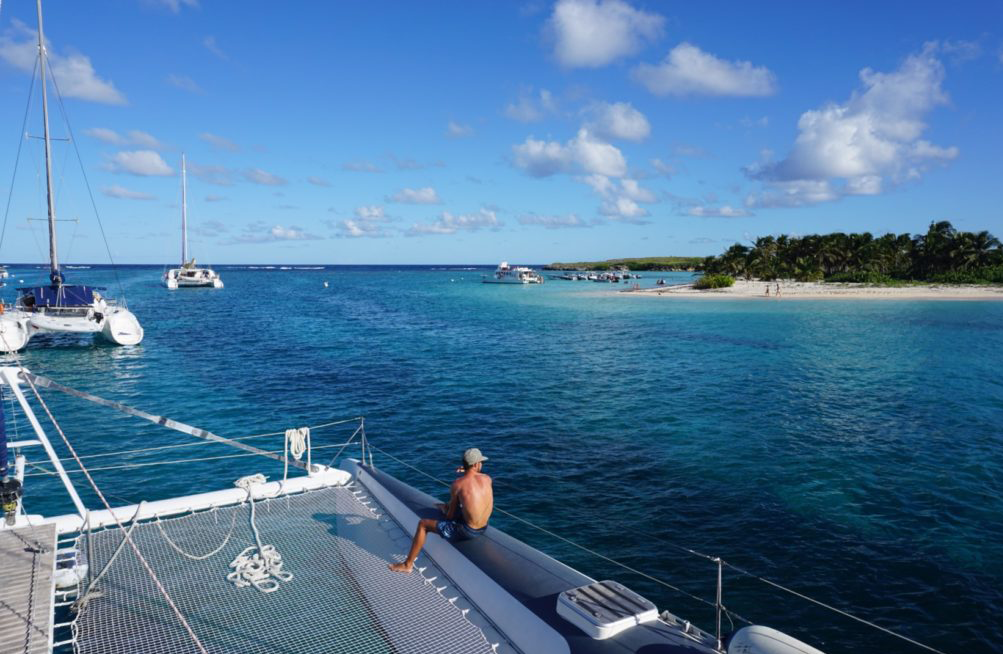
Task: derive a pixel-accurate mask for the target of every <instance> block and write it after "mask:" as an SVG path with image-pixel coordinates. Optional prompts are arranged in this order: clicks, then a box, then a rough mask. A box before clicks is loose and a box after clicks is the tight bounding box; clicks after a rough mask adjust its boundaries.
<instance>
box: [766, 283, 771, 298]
mask: <svg viewBox="0 0 1003 654" xmlns="http://www.w3.org/2000/svg"><path fill="white" fill-rule="evenodd" d="M766 297H770V285H769V284H767V285H766Z"/></svg>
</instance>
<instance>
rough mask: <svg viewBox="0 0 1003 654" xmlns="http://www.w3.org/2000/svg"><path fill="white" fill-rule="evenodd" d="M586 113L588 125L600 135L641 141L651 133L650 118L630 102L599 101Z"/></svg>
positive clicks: (608, 137)
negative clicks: (611, 102) (588, 117)
mask: <svg viewBox="0 0 1003 654" xmlns="http://www.w3.org/2000/svg"><path fill="white" fill-rule="evenodd" d="M586 113H587V114H588V115H589V116H590V119H589V122H588V123H587V126H588V127H589V129H590V130H591V131H593V132H595V134H596V135H597V136H599V137H602V138H605V139H623V140H626V141H636V142H640V141H643V140H644V139H646V138H648V136H649V135H650V134H651V125H650V124H649V123H648V119H647V118H645V117H644V114H642V113H641V112H640V111H638V110H637V109H635V108H634V107H633V106H631V104H630V103H629V102H615V103H613V104H610V103H607V102H599V103H597V104H595V105H593V106H592V107H590V108H589V109H588V110H586Z"/></svg>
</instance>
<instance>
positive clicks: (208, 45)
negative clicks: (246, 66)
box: [202, 36, 229, 61]
mask: <svg viewBox="0 0 1003 654" xmlns="http://www.w3.org/2000/svg"><path fill="white" fill-rule="evenodd" d="M202 45H204V46H205V49H206V50H208V51H209V52H211V53H213V54H214V55H216V56H217V57H218V58H220V59H222V60H223V61H226V60H227V59H229V57H227V56H226V53H225V52H223V49H222V48H220V47H219V45H218V44H217V43H216V37H215V36H207V37H205V38H204V39H202Z"/></svg>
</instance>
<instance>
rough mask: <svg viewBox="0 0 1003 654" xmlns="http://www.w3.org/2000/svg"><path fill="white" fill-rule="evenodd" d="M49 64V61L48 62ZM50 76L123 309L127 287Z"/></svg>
mask: <svg viewBox="0 0 1003 654" xmlns="http://www.w3.org/2000/svg"><path fill="white" fill-rule="evenodd" d="M46 63H48V61H46ZM49 75H50V77H51V79H52V88H53V89H55V91H56V99H57V100H58V101H59V111H60V113H61V114H62V116H63V122H64V123H66V131H67V132H69V134H70V143H72V144H73V151H74V152H75V153H76V155H77V162H78V163H79V164H80V174H81V175H82V176H83V178H84V186H85V187H86V188H87V197H89V198H90V201H91V207H92V208H93V209H94V217H95V218H97V221H98V228H99V229H100V230H101V240H103V241H104V249H105V252H107V253H108V261H110V262H111V266H112V268H111V269H112V272H113V273H114V274H115V283H116V284H118V292H119V297H120V298H121V304H122V306H123V307H127V306H128V303H127V302H126V300H125V287H124V286H123V285H122V278H121V277H120V276H119V274H118V266H117V265H116V264H115V258H114V257H113V256H112V254H111V246H109V245H108V236H107V234H105V231H104V223H102V222H101V213H100V212H99V211H98V205H97V202H95V200H94V191H93V190H92V189H91V183H90V180H89V179H87V170H86V169H85V168H84V160H83V158H82V157H81V156H80V148H79V147H77V137H76V136H75V135H74V134H73V126H72V125H70V117H69V114H67V113H66V106H65V105H64V104H63V94H62V93H60V92H59V84H58V83H57V82H56V76H55V74H54V73H53V71H52V66H51V65H50V66H49Z"/></svg>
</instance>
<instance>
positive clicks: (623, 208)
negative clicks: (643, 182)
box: [599, 196, 651, 222]
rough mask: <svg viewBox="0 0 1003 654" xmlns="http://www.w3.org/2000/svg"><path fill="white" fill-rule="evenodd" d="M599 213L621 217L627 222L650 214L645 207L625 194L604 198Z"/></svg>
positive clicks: (611, 216) (616, 217)
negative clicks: (608, 198)
mask: <svg viewBox="0 0 1003 654" xmlns="http://www.w3.org/2000/svg"><path fill="white" fill-rule="evenodd" d="M599 213H601V214H602V215H604V216H608V217H610V218H615V219H623V220H626V221H628V222H630V221H636V220H637V219H638V218H644V217H645V216H650V215H651V213H650V212H649V211H648V210H647V209H645V208H644V207H642V206H640V205H639V204H638V203H637V202H635V201H634V200H632V199H630V198H628V197H626V196H618V197H614V198H612V199H610V200H606V201H605V202H603V203H602V206H600V207H599Z"/></svg>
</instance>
